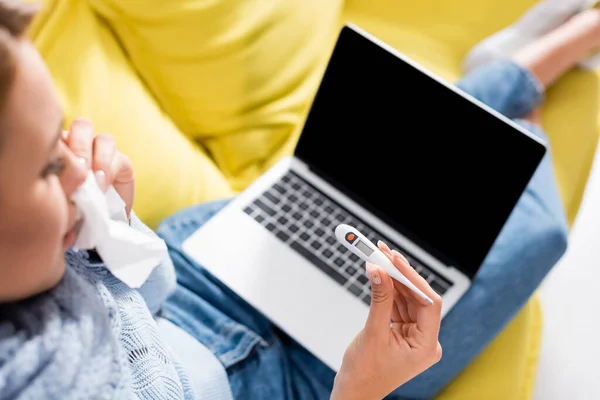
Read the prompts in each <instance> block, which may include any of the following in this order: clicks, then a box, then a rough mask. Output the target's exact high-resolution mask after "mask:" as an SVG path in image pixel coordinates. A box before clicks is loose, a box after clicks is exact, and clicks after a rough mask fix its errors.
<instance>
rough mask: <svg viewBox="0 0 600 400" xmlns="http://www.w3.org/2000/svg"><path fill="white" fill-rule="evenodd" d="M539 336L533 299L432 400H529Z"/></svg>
mask: <svg viewBox="0 0 600 400" xmlns="http://www.w3.org/2000/svg"><path fill="white" fill-rule="evenodd" d="M541 334H542V312H541V307H540V301H539V298H538V297H534V298H532V299H531V300H530V301H529V302H528V303H527V305H526V306H525V307H524V308H523V310H521V312H520V313H519V314H518V315H517V317H516V318H515V319H514V320H513V321H512V322H511V323H510V324H509V325H508V326H507V327H506V328H505V329H504V330H503V331H502V332H501V333H500V335H498V337H497V338H496V339H495V340H494V341H493V342H492V343H491V344H490V345H489V346H488V348H487V349H486V350H485V351H484V352H483V353H481V354H480V355H479V356H478V357H477V358H476V359H475V360H474V361H473V362H471V364H469V366H468V367H467V368H466V369H465V370H464V371H463V372H462V373H461V374H460V375H459V376H458V377H457V378H456V379H455V380H454V381H453V382H452V383H451V384H450V385H449V386H448V387H446V388H445V389H444V390H443V391H442V393H440V394H439V395H438V396H437V397H436V400H508V399H510V400H528V399H531V398H532V395H533V389H534V386H535V377H536V372H537V360H538V355H539V351H540V345H541V340H540V339H541Z"/></svg>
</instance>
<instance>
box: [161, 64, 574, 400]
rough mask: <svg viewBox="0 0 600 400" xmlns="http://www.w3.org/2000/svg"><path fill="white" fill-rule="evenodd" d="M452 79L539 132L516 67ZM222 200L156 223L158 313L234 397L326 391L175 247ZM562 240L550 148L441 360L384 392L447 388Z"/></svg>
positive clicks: (448, 325) (298, 349)
mask: <svg viewBox="0 0 600 400" xmlns="http://www.w3.org/2000/svg"><path fill="white" fill-rule="evenodd" d="M458 86H459V87H460V88H462V89H463V90H464V91H466V92H468V93H469V94H471V95H472V96H474V97H475V98H477V99H479V100H481V101H482V102H484V103H486V104H487V105H489V106H490V107H492V108H494V109H495V110H497V111H498V112H500V113H502V114H504V115H506V116H507V117H508V118H511V119H515V121H517V122H518V123H520V124H522V125H523V126H525V127H526V128H527V129H529V130H531V131H532V132H534V133H535V134H537V135H539V136H541V137H544V133H543V132H542V131H541V129H540V128H539V127H537V126H535V125H533V124H531V123H528V122H527V121H522V120H519V118H520V117H522V116H523V115H526V114H527V113H529V112H530V111H531V110H532V109H533V108H535V107H536V106H537V105H538V104H539V103H540V101H541V98H542V93H541V91H540V90H539V89H538V85H537V83H536V81H535V80H534V78H533V77H532V76H531V75H530V74H529V73H528V72H527V71H524V70H523V69H521V68H519V67H518V66H517V65H515V64H513V63H511V62H509V61H498V62H494V63H492V64H490V65H487V66H484V67H482V68H481V69H479V70H477V71H474V72H473V73H472V74H470V75H468V76H466V77H465V78H464V79H463V80H461V81H460V82H459V83H458ZM432 112H435V110H434V111H432ZM481 134H482V135H485V134H486V133H485V132H481ZM225 204H226V202H223V201H221V202H214V203H210V204H204V205H200V206H195V207H191V208H189V209H186V210H183V211H181V212H179V213H177V214H175V215H173V216H172V217H170V218H168V219H167V220H166V221H164V222H163V224H162V225H161V226H160V228H159V230H158V232H159V234H160V235H161V236H162V237H163V238H164V239H165V240H166V242H167V244H168V246H169V250H170V253H171V256H172V258H173V263H174V265H175V268H176V270H177V276H178V287H177V291H176V292H175V294H174V295H173V296H172V297H171V298H170V299H169V300H168V301H167V303H166V305H165V307H164V316H165V317H167V318H169V319H170V320H171V321H172V322H174V323H175V324H177V325H178V326H180V327H182V328H183V329H185V330H186V331H187V332H189V333H190V334H191V335H193V336H194V337H196V338H197V339H198V340H199V341H200V342H202V343H203V344H204V345H206V346H207V347H208V348H209V349H210V350H212V351H213V353H214V354H215V355H216V356H217V357H218V358H219V359H220V361H221V362H222V363H223V365H224V366H225V368H226V370H227V372H228V375H229V380H230V384H231V388H232V391H233V394H234V396H235V398H239V399H255V400H259V399H326V398H328V397H329V394H330V391H331V387H332V384H333V379H334V373H333V371H331V370H330V369H329V368H328V367H326V366H325V365H324V364H322V363H321V362H320V361H319V360H317V359H316V358H315V357H313V356H312V355H311V354H310V353H309V352H308V351H306V350H305V349H304V348H302V346H300V345H298V343H296V342H295V341H294V340H292V339H291V338H290V337H289V336H288V335H286V334H285V333H284V332H282V331H280V330H279V329H277V328H276V327H275V326H273V324H272V323H271V322H270V321H269V320H268V319H267V318H266V317H264V316H263V315H262V314H261V313H260V312H258V311H257V310H255V309H253V308H252V307H251V306H250V305H248V304H247V303H246V302H245V301H244V300H242V299H241V298H240V297H238V296H237V295H236V294H235V293H233V292H232V291H231V290H229V289H228V288H227V287H225V286H224V285H222V284H220V283H219V282H218V281H216V279H214V278H213V277H212V276H211V275H210V274H209V273H208V272H207V271H206V270H204V269H203V268H202V266H200V265H198V264H196V263H195V262H194V261H193V260H191V259H190V258H189V257H187V256H186V255H185V254H184V252H183V251H182V250H181V244H182V242H183V240H184V239H186V238H187V237H188V236H189V235H190V234H191V233H192V232H194V231H195V230H196V229H198V227H200V226H201V225H202V224H203V223H204V222H206V221H207V220H208V219H209V218H210V217H211V216H212V215H214V214H215V213H216V212H218V211H219V210H220V209H221V208H222V207H223V206H224V205H225ZM566 245H567V222H566V218H565V213H564V210H563V207H562V204H561V201H560V197H559V193H558V189H557V185H556V180H555V177H554V171H553V166H552V162H551V156H550V154H548V155H547V156H546V157H545V158H544V160H543V161H542V163H541V165H540V166H539V168H538V170H537V171H536V173H535V175H534V176H533V178H532V180H531V182H530V184H529V186H528V187H527V189H526V191H525V193H524V194H523V196H522V197H521V199H520V200H519V202H518V204H517V206H516V208H515V209H514V211H513V213H512V214H511V216H510V218H509V220H508V222H507V223H506V225H505V226H504V228H503V230H502V232H501V233H500V235H499V237H498V238H497V240H496V242H495V244H494V246H493V248H492V249H491V251H490V253H489V254H488V257H487V258H486V260H485V261H484V263H483V265H482V267H481V269H480V271H479V273H478V274H477V276H476V277H475V279H474V281H473V285H472V286H471V288H470V289H469V290H468V291H467V293H466V294H465V295H464V297H463V298H462V299H461V300H460V301H459V302H458V303H457V304H456V306H455V307H454V308H453V309H452V310H451V311H450V312H449V313H448V314H447V316H446V317H445V318H444V320H443V322H442V327H441V331H440V342H441V344H442V346H443V349H444V355H443V358H442V360H441V361H440V362H439V363H438V364H436V365H435V366H433V367H432V368H430V369H429V370H427V371H425V372H424V373H423V374H421V375H419V376H417V377H416V378H414V379H413V380H412V381H410V382H408V383H406V384H405V385H403V386H402V387H400V388H398V389H397V390H396V391H395V392H394V393H393V394H392V395H390V398H398V399H428V398H432V397H434V396H435V395H436V394H437V393H438V392H439V391H441V390H442V389H443V388H444V387H445V386H446V385H448V384H449V383H450V382H451V381H452V380H453V379H454V378H455V377H456V376H457V375H458V374H459V373H460V372H461V371H462V370H463V369H464V368H465V367H466V366H467V365H468V364H469V363H470V362H471V361H472V360H473V359H474V358H475V357H476V356H477V355H478V354H479V353H480V352H481V351H482V350H483V349H484V348H485V347H486V346H487V345H488V344H489V343H490V341H491V340H492V339H493V338H494V337H495V336H496V335H497V334H498V333H499V332H500V331H501V330H502V329H503V328H504V327H505V326H506V325H507V324H508V323H509V322H510V321H511V319H512V318H513V317H514V316H515V315H516V314H517V313H518V312H519V310H520V309H521V308H522V306H523V305H524V304H525V303H526V302H527V301H528V299H529V298H530V296H531V295H532V294H533V292H534V291H535V290H536V288H537V287H538V285H539V284H540V282H541V281H542V279H543V278H544V277H545V276H546V274H547V273H548V272H549V271H550V269H551V268H552V267H553V266H554V265H555V264H556V262H557V261H558V260H559V258H560V257H561V256H562V255H563V253H564V252H565V250H566ZM198 367H199V368H201V367H202V366H198Z"/></svg>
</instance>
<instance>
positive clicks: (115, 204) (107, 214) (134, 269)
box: [72, 172, 168, 289]
mask: <svg viewBox="0 0 600 400" xmlns="http://www.w3.org/2000/svg"><path fill="white" fill-rule="evenodd" d="M72 200H73V202H75V205H76V206H77V208H78V210H79V212H80V213H81V217H82V218H83V226H82V228H81V231H80V234H79V238H78V239H77V241H76V243H75V247H76V248H77V249H79V250H91V249H95V250H96V252H97V253H98V255H99V256H100V257H101V258H102V260H103V261H104V264H105V265H106V268H107V269H108V270H109V271H110V272H111V273H112V274H113V275H114V276H115V277H116V278H118V279H119V280H121V281H122V282H123V283H125V284H126V285H128V286H129V287H131V288H133V289H136V288H139V287H140V286H142V284H143V283H144V282H145V281H146V279H148V277H149V276H150V274H151V273H152V270H153V269H154V268H155V267H157V266H158V265H159V264H160V262H161V261H162V260H163V259H164V258H165V257H168V252H167V246H166V244H165V242H164V241H163V240H162V239H160V238H159V237H157V236H150V235H147V234H145V233H143V232H140V231H137V230H136V229H134V228H132V227H131V226H129V220H128V218H127V215H126V214H125V202H124V201H123V200H122V199H121V197H120V196H119V194H118V193H117V192H116V190H115V189H114V188H113V187H112V186H111V187H110V188H109V189H108V190H107V192H106V194H105V193H103V192H102V190H100V187H99V186H98V184H97V182H96V178H95V177H94V174H93V173H92V172H90V173H89V174H88V177H87V179H86V180H85V182H84V183H83V185H81V187H80V188H79V189H78V190H77V191H76V192H75V194H74V195H73V197H72Z"/></svg>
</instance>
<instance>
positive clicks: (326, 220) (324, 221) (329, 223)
mask: <svg viewBox="0 0 600 400" xmlns="http://www.w3.org/2000/svg"><path fill="white" fill-rule="evenodd" d="M321 223H322V224H323V225H325V226H329V225H331V220H330V219H328V218H325V219H324V220H322V221H321Z"/></svg>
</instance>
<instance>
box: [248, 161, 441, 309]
mask: <svg viewBox="0 0 600 400" xmlns="http://www.w3.org/2000/svg"><path fill="white" fill-rule="evenodd" d="M244 212H245V213H246V214H248V215H249V216H251V217H252V218H254V219H255V220H256V221H257V222H259V223H260V224H261V225H262V226H264V227H265V228H266V229H267V230H269V231H270V232H272V233H273V234H274V235H275V236H276V237H278V238H279V239H280V240H282V241H283V242H285V243H286V244H288V245H289V246H290V247H291V248H292V249H294V250H295V251H297V252H298V253H299V254H301V255H302V256H303V257H305V258H306V259H308V261H310V262H311V263H313V264H314V265H315V266H316V267H318V268H319V269H320V270H321V271H323V272H324V273H325V274H327V275H328V276H329V277H330V278H332V279H333V280H335V281H336V282H337V283H338V284H340V285H342V286H343V287H344V288H345V289H346V290H348V291H349V292H350V293H352V294H353V295H355V296H357V297H358V298H359V299H361V300H362V301H363V302H365V303H366V304H370V302H371V286H370V284H369V280H368V278H367V275H366V272H365V268H364V265H363V261H362V260H360V258H359V257H358V256H356V255H355V254H354V253H352V252H351V251H349V250H348V249H346V248H345V247H344V246H343V245H342V244H341V243H339V242H338V241H337V239H336V238H335V233H334V231H335V228H336V226H338V225H339V224H341V223H345V224H348V225H351V226H354V227H355V228H356V229H358V230H359V231H360V232H362V233H363V234H364V235H365V236H366V237H367V238H369V240H371V242H373V243H377V240H382V241H384V242H385V243H387V244H388V246H390V247H391V248H396V249H399V250H400V247H399V246H398V245H396V244H395V243H393V242H392V241H390V240H389V239H387V238H385V237H383V235H381V234H379V233H378V232H376V231H375V230H374V229H372V228H371V227H370V226H369V225H367V224H366V223H364V222H363V221H362V220H360V219H359V218H357V217H356V216H354V215H353V214H351V213H350V212H348V211H347V210H345V209H344V208H343V207H341V206H340V205H339V204H337V203H336V202H334V201H333V200H332V199H330V198H329V197H328V196H326V195H325V194H323V193H322V192H321V191H319V190H318V189H317V188H315V187H314V186H312V185H311V184H309V183H308V182H306V181H305V180H304V179H302V178H301V177H300V176H298V175H296V174H295V173H293V172H291V171H288V172H287V173H286V174H285V175H284V176H283V177H282V178H281V179H280V180H279V181H278V182H276V183H275V184H274V185H273V186H271V188H269V189H268V190H266V191H265V192H264V193H263V194H262V195H261V196H259V197H258V198H256V199H255V200H254V201H253V202H252V203H251V204H249V205H248V206H247V207H246V208H245V209H244ZM400 251H401V252H402V253H403V254H404V255H405V256H406V258H407V259H408V260H409V262H410V264H411V265H412V266H413V268H415V270H416V271H417V272H418V273H419V275H421V276H422V277H423V278H425V279H426V280H427V282H429V284H430V285H431V287H432V289H433V290H435V291H436V292H437V293H438V294H440V295H443V294H444V293H446V292H447V291H448V289H449V288H450V287H451V286H452V282H450V281H448V280H447V279H446V278H444V277H442V276H440V275H439V274H437V273H436V272H434V271H433V270H431V269H429V268H427V267H425V266H424V265H423V264H422V263H420V262H419V261H417V260H416V259H415V258H413V257H411V256H410V255H409V254H407V253H406V252H405V251H403V250H400Z"/></svg>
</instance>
